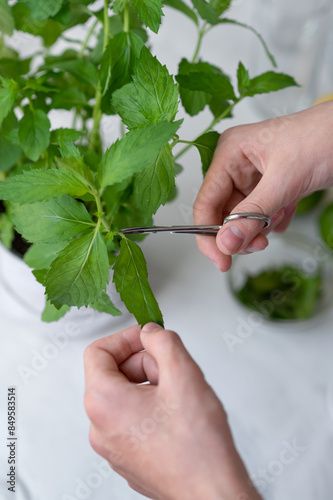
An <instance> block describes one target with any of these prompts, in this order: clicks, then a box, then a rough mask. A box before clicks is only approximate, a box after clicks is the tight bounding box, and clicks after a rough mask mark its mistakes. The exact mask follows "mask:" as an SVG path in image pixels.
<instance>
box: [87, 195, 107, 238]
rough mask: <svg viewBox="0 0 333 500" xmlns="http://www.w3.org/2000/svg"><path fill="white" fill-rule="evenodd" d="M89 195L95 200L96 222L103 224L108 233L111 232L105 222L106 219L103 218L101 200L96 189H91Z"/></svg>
mask: <svg viewBox="0 0 333 500" xmlns="http://www.w3.org/2000/svg"><path fill="white" fill-rule="evenodd" d="M91 194H92V195H93V197H94V198H95V203H96V207H97V213H98V220H99V221H100V224H103V226H104V227H105V229H106V230H107V231H108V232H109V231H110V230H111V228H110V224H109V223H108V221H107V220H106V218H105V216H104V211H103V206H102V200H101V198H100V196H99V194H98V192H97V191H96V189H94V188H92V189H91Z"/></svg>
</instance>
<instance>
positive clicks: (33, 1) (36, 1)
mask: <svg viewBox="0 0 333 500" xmlns="http://www.w3.org/2000/svg"><path fill="white" fill-rule="evenodd" d="M19 1H21V2H23V3H24V4H25V5H26V6H27V7H28V8H29V9H30V11H31V19H32V20H33V21H43V20H44V19H47V18H48V17H52V16H54V15H55V14H57V12H59V10H60V8H61V6H62V2H63V0H51V1H50V0H49V1H45V0H19Z"/></svg>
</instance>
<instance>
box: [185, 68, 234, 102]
mask: <svg viewBox="0 0 333 500" xmlns="http://www.w3.org/2000/svg"><path fill="white" fill-rule="evenodd" d="M176 80H177V82H178V83H179V85H180V86H181V87H183V88H185V89H189V90H199V91H201V92H206V93H207V94H210V95H212V96H216V97H219V98H220V99H226V100H228V99H231V100H232V101H237V98H236V96H235V92H234V89H233V86H232V85H231V83H230V80H229V78H228V77H227V76H226V75H223V74H222V73H221V74H218V73H213V72H205V71H202V72H194V71H191V72H189V73H188V74H186V75H182V74H179V75H177V76H176Z"/></svg>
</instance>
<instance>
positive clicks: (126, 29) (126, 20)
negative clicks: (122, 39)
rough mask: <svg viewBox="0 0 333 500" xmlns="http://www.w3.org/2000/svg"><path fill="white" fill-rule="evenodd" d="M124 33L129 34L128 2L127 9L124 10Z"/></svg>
mask: <svg viewBox="0 0 333 500" xmlns="http://www.w3.org/2000/svg"><path fill="white" fill-rule="evenodd" d="M124 32H125V33H128V32H129V7H128V2H126V5H125V9H124Z"/></svg>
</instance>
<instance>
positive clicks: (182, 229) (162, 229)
mask: <svg viewBox="0 0 333 500" xmlns="http://www.w3.org/2000/svg"><path fill="white" fill-rule="evenodd" d="M236 219H256V220H260V221H262V222H264V223H265V225H264V229H266V228H267V227H269V226H270V225H271V219H270V217H268V216H267V215H261V214H255V213H241V214H231V215H228V217H226V218H225V219H224V221H223V224H222V226H224V225H225V224H227V223H228V222H230V221H232V220H236ZM222 226H151V227H128V228H125V229H121V230H120V232H121V233H123V234H149V233H171V234H201V235H206V236H216V235H217V233H218V232H219V230H220V229H221V227H222Z"/></svg>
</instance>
